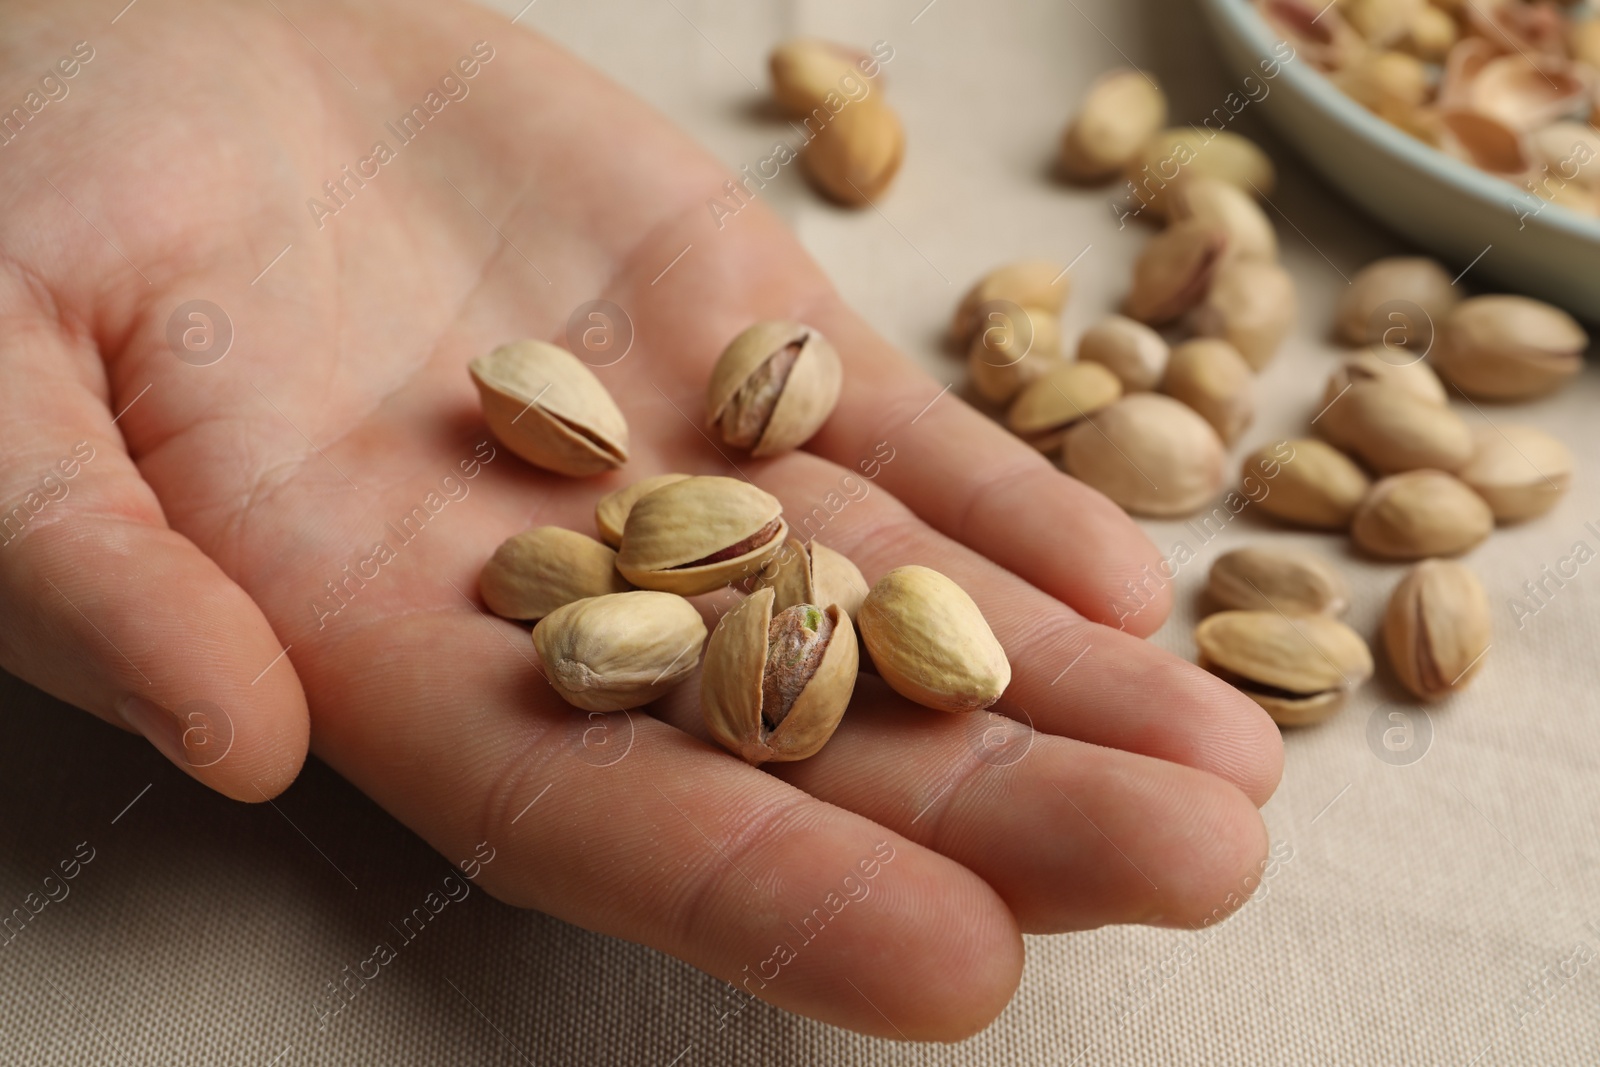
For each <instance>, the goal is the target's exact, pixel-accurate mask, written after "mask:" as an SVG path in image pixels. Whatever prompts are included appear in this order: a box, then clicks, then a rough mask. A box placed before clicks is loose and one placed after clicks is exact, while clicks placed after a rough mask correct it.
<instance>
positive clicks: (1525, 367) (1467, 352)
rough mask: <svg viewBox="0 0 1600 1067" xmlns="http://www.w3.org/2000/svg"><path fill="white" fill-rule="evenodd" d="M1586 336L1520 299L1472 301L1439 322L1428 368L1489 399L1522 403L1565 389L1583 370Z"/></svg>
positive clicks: (1555, 313)
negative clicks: (1441, 329) (1439, 330)
mask: <svg viewBox="0 0 1600 1067" xmlns="http://www.w3.org/2000/svg"><path fill="white" fill-rule="evenodd" d="M1588 346H1589V335H1588V334H1586V333H1584V332H1583V327H1581V326H1579V325H1578V323H1577V322H1576V320H1574V319H1573V317H1572V316H1571V315H1568V314H1567V313H1566V312H1565V311H1562V310H1561V309H1560V308H1558V307H1553V306H1551V305H1550V304H1545V303H1542V302H1540V301H1538V300H1531V299H1529V298H1528V297H1525V296H1475V297H1472V298H1471V299H1469V300H1463V301H1462V302H1461V303H1460V304H1458V305H1457V306H1456V308H1455V310H1454V311H1452V312H1451V313H1450V316H1449V318H1447V319H1446V320H1445V324H1444V333H1443V336H1442V337H1441V338H1440V343H1439V344H1438V345H1437V346H1436V347H1435V349H1434V351H1433V353H1432V359H1433V363H1434V368H1435V369H1436V370H1438V372H1439V373H1440V375H1442V376H1443V377H1444V378H1445V379H1446V380H1448V381H1451V382H1454V383H1455V384H1456V385H1458V386H1460V387H1461V390H1462V391H1463V392H1466V393H1470V394H1472V395H1473V396H1476V397H1484V398H1487V399H1489V400H1525V399H1528V398H1529V397H1535V396H1540V395H1542V394H1544V393H1549V392H1553V391H1554V390H1556V389H1558V388H1560V387H1561V386H1563V385H1565V384H1566V383H1567V382H1568V381H1570V380H1571V379H1572V378H1573V376H1575V375H1576V374H1577V373H1578V371H1579V370H1581V369H1582V368H1583V352H1584V349H1586V348H1587V347H1588Z"/></svg>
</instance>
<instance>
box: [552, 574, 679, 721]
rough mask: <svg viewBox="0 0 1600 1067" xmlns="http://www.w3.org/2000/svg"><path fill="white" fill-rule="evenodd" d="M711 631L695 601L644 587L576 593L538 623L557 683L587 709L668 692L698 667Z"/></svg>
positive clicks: (611, 707) (629, 704) (630, 703)
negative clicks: (591, 594)
mask: <svg viewBox="0 0 1600 1067" xmlns="http://www.w3.org/2000/svg"><path fill="white" fill-rule="evenodd" d="M705 639H706V624H705V623H704V622H702V621H701V619H700V613H699V612H698V611H696V610H695V609H694V605H693V604H691V603H689V602H688V601H687V600H685V599H683V598H682V597H680V596H674V595H672V594H671V593H654V592H648V591H644V590H635V591H633V592H629V593H610V594H608V595H606V596H596V597H589V598H588V599H586V600H576V601H573V602H572V603H571V604H567V605H565V606H563V607H560V608H557V609H556V610H555V611H552V612H551V613H550V614H548V615H546V616H545V617H544V618H543V619H541V620H539V622H538V624H537V625H536V626H534V628H533V647H534V648H536V649H537V650H538V652H539V659H540V660H541V661H542V662H543V663H544V673H545V677H546V678H547V679H548V680H549V682H550V685H551V687H552V688H554V689H555V691H556V693H557V694H558V695H560V697H561V699H563V700H565V701H566V702H567V703H569V704H571V705H573V706H574V707H579V708H583V709H585V710H586V711H622V710H623V709H625V708H637V707H639V706H641V705H644V704H648V703H649V702H650V701H652V700H655V699H656V698H657V697H660V696H662V695H663V694H665V693H666V692H667V691H668V690H669V689H671V688H672V687H673V686H675V685H677V684H678V683H679V682H681V681H683V680H684V678H685V677H687V676H688V675H689V674H690V673H691V672H692V671H693V670H694V668H695V665H696V662H697V661H698V660H699V658H700V646H701V644H703V643H704V641H705Z"/></svg>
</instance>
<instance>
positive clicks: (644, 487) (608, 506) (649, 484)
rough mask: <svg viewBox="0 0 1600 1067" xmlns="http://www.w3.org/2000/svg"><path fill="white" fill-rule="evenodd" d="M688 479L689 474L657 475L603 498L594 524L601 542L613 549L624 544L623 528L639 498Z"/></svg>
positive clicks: (596, 510)
mask: <svg viewBox="0 0 1600 1067" xmlns="http://www.w3.org/2000/svg"><path fill="white" fill-rule="evenodd" d="M687 477H689V476H688V475H687V474H657V475H653V476H652V477H649V478H641V479H639V480H638V481H636V482H630V483H629V484H627V485H625V486H623V487H622V488H621V489H617V490H614V491H612V492H610V493H607V494H606V495H605V496H603V497H601V498H600V501H599V503H597V504H595V506H594V524H595V527H596V528H597V529H598V530H599V531H600V540H602V541H604V542H605V543H606V544H608V545H610V546H611V547H612V548H616V547H617V546H618V545H620V544H622V527H623V526H624V525H625V524H626V523H627V521H628V512H630V511H632V510H633V505H634V504H635V503H637V502H638V500H639V498H640V497H642V496H644V495H645V494H646V493H653V492H655V491H656V490H657V489H660V488H661V487H662V486H664V485H671V484H672V483H673V482H681V481H683V480H684V479H685V478H687Z"/></svg>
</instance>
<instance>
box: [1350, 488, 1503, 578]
mask: <svg viewBox="0 0 1600 1067" xmlns="http://www.w3.org/2000/svg"><path fill="white" fill-rule="evenodd" d="M1493 530H1494V513H1493V512H1491V511H1490V510H1489V505H1488V504H1486V503H1485V502H1484V500H1483V498H1482V497H1481V496H1479V495H1478V494H1477V493H1475V492H1473V491H1472V489H1471V488H1470V487H1469V486H1468V485H1467V484H1466V483H1465V482H1463V481H1462V480H1461V479H1459V478H1457V477H1455V476H1454V475H1452V474H1446V473H1445V472H1444V471H1433V470H1421V471H1406V472H1405V473H1403V474H1391V475H1389V476H1388V477H1387V478H1384V479H1383V480H1381V481H1379V482H1378V483H1377V484H1375V485H1374V486H1373V487H1372V489H1371V490H1370V491H1368V493H1367V495H1366V498H1365V499H1363V500H1362V501H1361V506H1360V507H1358V508H1357V509H1356V513H1355V516H1354V517H1353V518H1352V519H1351V520H1350V536H1351V538H1352V539H1353V540H1354V541H1355V543H1356V545H1357V546H1358V547H1360V548H1361V549H1363V550H1364V551H1366V552H1367V553H1369V554H1371V555H1373V556H1377V557H1379V558H1380V559H1402V560H1410V559H1426V558H1428V557H1430V556H1459V555H1461V554H1462V553H1463V552H1466V551H1467V550H1468V549H1471V548H1473V547H1475V546H1477V545H1478V544H1480V543H1482V542H1483V540H1484V539H1485V538H1487V537H1488V536H1489V534H1490V533H1491V532H1492V531H1493Z"/></svg>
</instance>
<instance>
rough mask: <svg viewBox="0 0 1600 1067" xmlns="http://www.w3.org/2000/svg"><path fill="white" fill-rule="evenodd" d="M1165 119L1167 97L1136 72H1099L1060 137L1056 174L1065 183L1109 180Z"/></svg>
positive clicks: (1154, 84) (1124, 69)
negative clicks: (1057, 172)
mask: <svg viewBox="0 0 1600 1067" xmlns="http://www.w3.org/2000/svg"><path fill="white" fill-rule="evenodd" d="M1166 121H1167V97H1166V94H1165V93H1163V92H1162V91H1161V89H1160V87H1159V86H1157V85H1156V83H1155V81H1154V80H1152V79H1151V77H1150V76H1149V75H1148V74H1146V73H1144V72H1143V71H1141V70H1133V69H1130V68H1126V67H1124V68H1119V69H1117V70H1113V71H1110V72H1109V73H1106V74H1103V75H1101V76H1100V77H1099V78H1098V79H1096V81H1095V82H1094V84H1093V85H1091V86H1089V92H1088V94H1087V95H1086V96H1085V97H1084V100H1083V104H1082V106H1081V107H1079V108H1078V113H1077V114H1076V115H1074V116H1073V117H1072V121H1071V122H1070V123H1069V124H1068V125H1067V128H1066V131H1065V132H1064V133H1063V134H1062V135H1061V156H1060V167H1061V174H1062V176H1063V177H1065V178H1067V179H1068V180H1069V181H1075V182H1084V183H1096V182H1104V181H1110V180H1111V179H1112V178H1115V177H1116V176H1117V175H1118V174H1119V173H1121V172H1122V171H1123V170H1124V169H1125V168H1126V167H1127V166H1128V163H1129V161H1131V160H1132V159H1133V158H1134V157H1135V156H1136V155H1138V154H1139V149H1141V148H1143V147H1144V144H1145V142H1146V141H1148V140H1150V138H1151V137H1152V136H1154V135H1155V133H1156V132H1157V131H1158V130H1160V129H1161V127H1162V125H1163V124H1165V123H1166Z"/></svg>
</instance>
